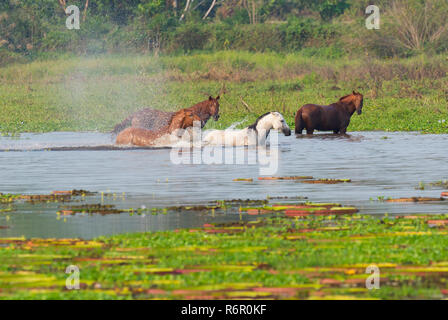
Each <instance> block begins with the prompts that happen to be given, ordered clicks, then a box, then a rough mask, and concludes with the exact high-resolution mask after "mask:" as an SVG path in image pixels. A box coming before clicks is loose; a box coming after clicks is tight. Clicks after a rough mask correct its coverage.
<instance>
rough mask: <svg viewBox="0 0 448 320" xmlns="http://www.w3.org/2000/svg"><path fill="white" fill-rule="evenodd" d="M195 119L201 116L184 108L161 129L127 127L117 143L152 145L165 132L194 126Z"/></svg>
mask: <svg viewBox="0 0 448 320" xmlns="http://www.w3.org/2000/svg"><path fill="white" fill-rule="evenodd" d="M195 121H201V118H200V117H199V116H198V115H196V114H194V113H193V112H192V111H187V110H185V109H182V110H180V111H178V112H175V113H174V115H173V116H172V117H171V122H170V123H169V125H167V126H165V127H164V128H162V129H160V130H148V129H144V128H133V127H131V128H127V129H125V130H123V131H121V132H120V133H119V134H118V136H117V139H116V143H117V144H133V145H136V146H151V145H154V141H155V140H157V139H158V138H160V137H161V136H163V135H165V134H170V133H174V132H175V131H176V130H177V129H187V128H189V127H192V126H193V123H194V122H195Z"/></svg>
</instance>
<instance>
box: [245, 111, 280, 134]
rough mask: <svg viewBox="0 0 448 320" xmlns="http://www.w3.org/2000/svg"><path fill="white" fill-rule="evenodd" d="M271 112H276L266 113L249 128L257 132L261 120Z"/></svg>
mask: <svg viewBox="0 0 448 320" xmlns="http://www.w3.org/2000/svg"><path fill="white" fill-rule="evenodd" d="M271 112H274V111H269V112H266V113H265V114H262V115H261V116H259V117H258V118H257V120H255V122H254V123H252V124H251V125H250V126H248V127H247V128H248V129H253V130H257V125H258V122H259V121H260V120H261V119H263V118H264V117H266V116H267V115H268V114H270V113H271Z"/></svg>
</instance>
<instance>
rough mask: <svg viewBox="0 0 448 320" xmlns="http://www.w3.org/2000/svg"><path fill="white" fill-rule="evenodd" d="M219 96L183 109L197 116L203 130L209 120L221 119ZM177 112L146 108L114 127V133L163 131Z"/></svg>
mask: <svg viewBox="0 0 448 320" xmlns="http://www.w3.org/2000/svg"><path fill="white" fill-rule="evenodd" d="M218 100H219V96H217V97H216V98H213V97H212V96H210V97H209V98H208V99H207V100H205V101H202V102H199V103H197V104H195V105H194V106H192V107H189V108H186V109H183V110H186V111H191V112H192V113H193V114H195V115H197V116H198V117H199V118H200V121H201V127H202V128H203V127H204V126H205V124H206V123H207V121H208V119H210V118H211V117H213V120H215V121H218V119H219V102H218ZM174 114H175V112H167V111H160V110H156V109H151V108H146V109H142V110H140V111H137V112H135V113H133V114H131V115H130V116H129V117H127V118H126V119H124V120H123V122H121V123H119V124H117V125H116V126H115V127H114V130H113V133H118V132H120V131H122V130H123V129H125V128H127V127H135V128H144V129H149V130H155V131H158V130H161V129H162V128H165V127H166V126H167V125H169V123H170V120H171V118H172V117H173V115H174Z"/></svg>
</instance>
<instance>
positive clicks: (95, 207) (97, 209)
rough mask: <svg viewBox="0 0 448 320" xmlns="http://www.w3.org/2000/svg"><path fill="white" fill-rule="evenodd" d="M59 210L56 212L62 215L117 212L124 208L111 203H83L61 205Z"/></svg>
mask: <svg viewBox="0 0 448 320" xmlns="http://www.w3.org/2000/svg"><path fill="white" fill-rule="evenodd" d="M60 208H61V210H60V211H58V212H57V213H58V214H62V215H74V214H76V213H88V214H92V213H98V214H101V215H105V214H117V213H122V212H125V210H122V209H117V208H116V207H115V205H112V204H106V205H104V204H83V205H70V206H61V207H60Z"/></svg>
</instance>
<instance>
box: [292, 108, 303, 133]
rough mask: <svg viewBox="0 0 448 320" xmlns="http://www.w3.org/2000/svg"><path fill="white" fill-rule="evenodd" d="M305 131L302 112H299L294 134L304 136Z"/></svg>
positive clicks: (295, 121) (295, 120)
mask: <svg viewBox="0 0 448 320" xmlns="http://www.w3.org/2000/svg"><path fill="white" fill-rule="evenodd" d="M303 129H304V125H303V119H302V110H300V109H299V110H298V111H297V113H296V117H295V119H294V132H295V133H296V134H302V131H303Z"/></svg>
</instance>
